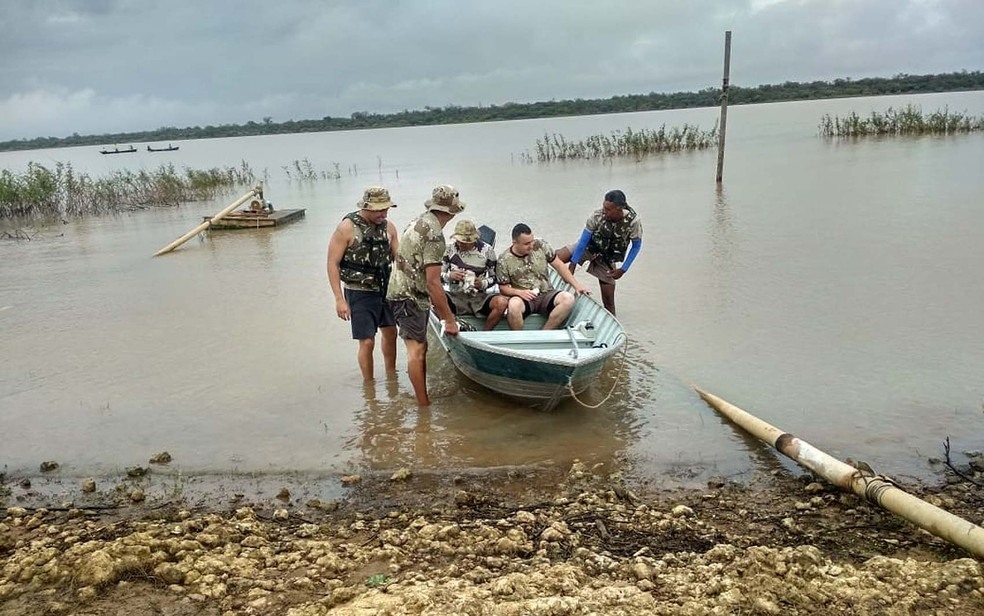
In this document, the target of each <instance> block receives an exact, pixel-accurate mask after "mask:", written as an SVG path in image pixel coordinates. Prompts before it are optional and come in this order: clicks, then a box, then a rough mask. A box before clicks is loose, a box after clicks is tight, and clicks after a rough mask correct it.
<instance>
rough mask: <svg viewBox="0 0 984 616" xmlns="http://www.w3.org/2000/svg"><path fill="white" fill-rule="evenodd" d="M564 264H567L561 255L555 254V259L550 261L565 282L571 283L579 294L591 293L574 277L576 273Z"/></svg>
mask: <svg viewBox="0 0 984 616" xmlns="http://www.w3.org/2000/svg"><path fill="white" fill-rule="evenodd" d="M564 265H566V264H565V263H564V262H563V261H561V260H560V257H557V256H554V258H553V261H551V262H550V267H552V268H554V270H556V271H557V273H558V274H559V275H560V277H561V278H562V279H563V280H564V282H566V283H567V284H569V285H571V287H572V288H573V289H574V291H575V292H576V293H577V294H578V295H591V291H588V290H587V289H586V288H585V287H583V286H582V285H581V283H579V282H578V281H577V278H574V274H572V273H571V272H570V270H568V269H567V268H566V267H564Z"/></svg>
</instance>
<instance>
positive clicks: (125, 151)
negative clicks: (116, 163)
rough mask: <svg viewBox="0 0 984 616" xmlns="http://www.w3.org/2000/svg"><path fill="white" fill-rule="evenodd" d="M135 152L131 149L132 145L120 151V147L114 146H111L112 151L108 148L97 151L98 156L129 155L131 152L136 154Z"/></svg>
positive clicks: (134, 149)
mask: <svg viewBox="0 0 984 616" xmlns="http://www.w3.org/2000/svg"><path fill="white" fill-rule="evenodd" d="M136 151H137V148H135V147H133V146H132V145H128V146H127V147H125V148H123V149H122V150H121V149H120V146H118V145H116V146H113V149H112V150H110V149H109V148H105V149H102V150H99V153H100V154H129V153H131V152H136Z"/></svg>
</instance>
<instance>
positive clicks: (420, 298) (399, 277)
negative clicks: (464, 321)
mask: <svg viewBox="0 0 984 616" xmlns="http://www.w3.org/2000/svg"><path fill="white" fill-rule="evenodd" d="M424 207H425V208H427V211H426V212H424V213H423V214H421V215H420V216H419V217H417V219H416V220H414V221H413V222H411V223H410V224H409V225H408V226H407V228H406V229H405V230H404V231H403V234H402V236H401V237H400V247H399V250H398V251H397V253H396V266H395V267H394V268H393V272H392V274H390V281H389V291H388V292H387V294H386V299H387V300H389V304H390V308H391V309H392V311H393V316H394V317H395V319H396V323H397V325H398V326H399V328H400V337H401V338H403V342H404V343H405V344H406V347H407V372H408V373H409V375H410V383H411V384H412V385H413V393H414V395H415V396H416V398H417V404H418V405H420V406H429V405H430V397H429V396H428V395H427V316H428V314H429V312H430V309H431V306H432V305H433V306H434V311H435V312H437V316H438V317H439V318H440V319H442V320H443V321H444V331H445V333H447V334H448V335H451V336H456V335H457V334H458V323H457V321H455V318H454V314H453V313H452V312H451V308H450V306H448V298H447V296H446V295H445V294H444V285H443V283H442V282H441V260H442V259H443V258H444V251H445V250H446V249H447V242H446V241H445V239H444V225H446V224H448V222H450V220H451V219H452V218H454V217H455V215H456V214H458V213H459V212H461V211H462V210H464V209H465V204H464V203H463V202H462V201H461V200H460V199H459V198H458V191H457V190H455V188H454V187H453V186H449V185H447V184H442V185H440V186H438V187H436V188H434V191H433V193H432V195H431V198H430V199H428V200H427V201H426V202H425V203H424Z"/></svg>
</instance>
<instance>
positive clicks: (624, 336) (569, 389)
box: [567, 332, 629, 409]
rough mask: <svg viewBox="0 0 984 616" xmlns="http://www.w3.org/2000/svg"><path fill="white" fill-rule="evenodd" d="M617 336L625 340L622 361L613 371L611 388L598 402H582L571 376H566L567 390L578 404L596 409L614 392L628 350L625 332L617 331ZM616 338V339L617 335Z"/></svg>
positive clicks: (627, 339) (627, 338)
mask: <svg viewBox="0 0 984 616" xmlns="http://www.w3.org/2000/svg"><path fill="white" fill-rule="evenodd" d="M619 336H621V337H622V338H623V339H624V340H625V342H624V343H623V345H622V362H621V363H620V364H619V365H618V372H616V373H615V382H614V383H612V388H611V390H610V391H609V392H608V395H607V396H605V397H604V399H603V400H602V401H601V402H599V403H598V404H588V403H587V402H583V401H582V400H581V399H580V398H578V397H577V393H575V392H574V385H573V383H572V382H571V377H567V391H569V392H571V397H572V398H574V401H575V402H577V403H578V404H580V405H581V406H583V407H584V408H586V409H596V408H598V407H599V406H601V405H602V404H604V403H606V402H608V399H609V398H611V397H612V394H614V393H615V388H616V387H618V381H619V378H620V377H621V376H622V369H623V368H625V356H626V354H627V353H628V350H629V337H628V336H626V335H625V332H621V333H619ZM616 340H618V338H617V337H616Z"/></svg>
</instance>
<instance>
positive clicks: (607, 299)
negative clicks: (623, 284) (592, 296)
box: [598, 280, 615, 316]
mask: <svg viewBox="0 0 984 616" xmlns="http://www.w3.org/2000/svg"><path fill="white" fill-rule="evenodd" d="M598 286H599V287H601V303H602V304H604V305H605V310H607V311H608V312H610V313H612V316H615V285H613V284H611V283H608V282H601V281H600V280H599V281H598Z"/></svg>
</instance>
